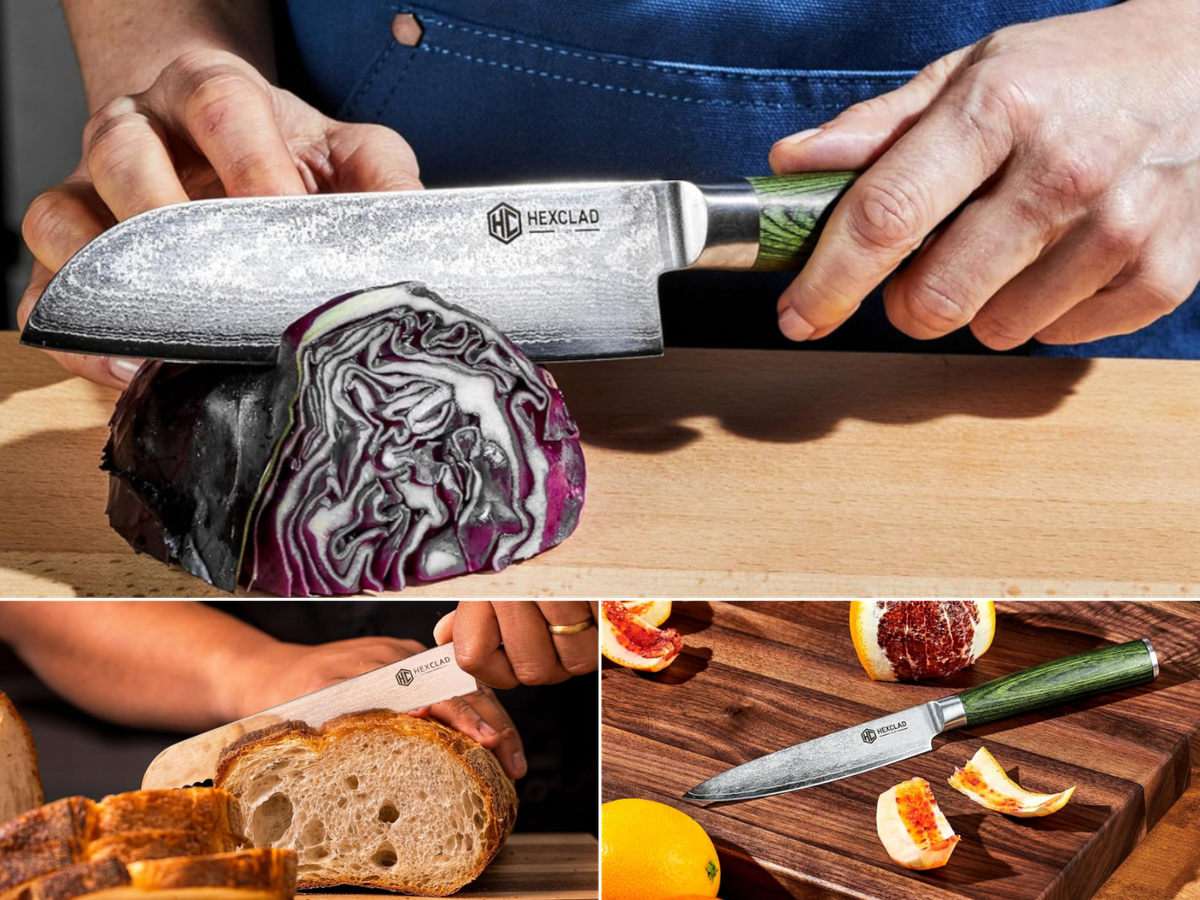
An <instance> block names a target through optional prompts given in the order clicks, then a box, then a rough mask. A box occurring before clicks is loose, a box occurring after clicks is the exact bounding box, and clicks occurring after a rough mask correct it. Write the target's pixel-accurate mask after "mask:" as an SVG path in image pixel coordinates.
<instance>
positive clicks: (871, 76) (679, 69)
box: [422, 17, 917, 84]
mask: <svg viewBox="0 0 1200 900" xmlns="http://www.w3.org/2000/svg"><path fill="white" fill-rule="evenodd" d="M422 22H423V23H424V24H426V25H433V26H436V27H439V28H444V29H447V30H450V31H461V32H463V33H464V34H469V35H472V36H474V37H481V38H486V39H488V40H496V41H500V42H502V43H511V44H516V45H518V46H522V47H528V48H530V49H531V50H541V51H543V52H546V53H551V54H557V55H560V56H565V57H569V58H571V59H579V60H584V61H586V62H596V63H604V64H606V65H610V66H619V67H626V68H630V69H644V70H646V71H648V72H658V73H661V74H663V75H673V76H676V77H680V78H713V77H715V78H727V79H731V80H737V81H761V82H783V81H813V80H820V81H827V82H833V83H834V84H859V83H861V82H863V81H884V82H887V81H902V80H907V79H909V78H911V77H912V76H913V75H914V74H915V73H916V71H917V70H916V69H912V70H908V69H904V70H895V71H880V72H871V71H864V72H862V73H861V74H854V75H838V74H835V73H836V71H837V70H830V71H829V72H826V71H825V70H822V69H813V70H811V71H806V72H804V73H803V74H800V73H797V74H786V73H784V72H775V73H773V74H765V73H762V74H754V73H750V72H736V71H732V70H730V69H727V68H718V67H711V68H710V67H702V66H694V65H690V64H688V63H656V62H645V61H642V60H638V59H633V58H630V57H622V56H617V55H615V54H607V55H604V54H598V53H586V52H584V51H581V50H568V49H566V48H565V47H555V46H553V45H551V44H542V43H538V42H537V41H531V40H529V39H527V38H521V37H516V36H514V35H511V34H500V33H499V32H495V31H487V30H485V29H482V28H473V27H471V26H468V25H456V24H455V23H453V22H448V21H446V20H445V19H434V18H428V17H426V18H424V19H422ZM768 71H770V70H768Z"/></svg>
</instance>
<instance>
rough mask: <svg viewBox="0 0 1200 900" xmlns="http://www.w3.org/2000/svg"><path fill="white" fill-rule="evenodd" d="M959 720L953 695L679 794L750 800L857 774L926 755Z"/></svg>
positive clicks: (766, 758)
mask: <svg viewBox="0 0 1200 900" xmlns="http://www.w3.org/2000/svg"><path fill="white" fill-rule="evenodd" d="M956 704H957V706H956ZM962 716H963V713H962V704H961V703H959V702H958V698H957V697H947V698H944V699H942V700H933V701H931V702H929V703H923V704H921V705H920V706H914V707H912V708H911V709H906V710H903V711H901V712H898V713H893V714H891V715H887V716H881V717H880V718H878V719H872V720H871V721H870V722H864V723H863V724H861V725H854V726H852V727H850V728H844V729H842V730H841V731H835V732H834V733H833V734H827V735H825V736H824V737H819V738H814V739H813V740H811V741H805V742H804V743H803V744H796V745H795V746H793V747H788V748H787V749H785V750H779V751H777V752H775V753H771V754H769V755H767V756H762V757H759V758H758V759H755V760H752V761H750V762H748V763H745V764H744V765H740V766H736V767H735V768H732V769H730V770H729V771H728V772H722V773H721V774H720V775H717V776H715V777H713V778H710V779H708V781H705V782H703V783H702V784H698V785H696V786H695V787H694V788H692V789H691V790H690V791H688V792H687V793H686V794H684V795H683V796H684V799H686V800H699V801H702V802H710V801H717V800H720V801H726V800H752V799H754V798H755V797H769V796H771V795H772V794H785V793H787V792H788V791H797V790H800V789H801V788H807V787H815V786H816V785H818V784H827V783H829V782H830V781H837V780H838V779H840V778H847V777H849V776H851V775H859V774H861V773H863V772H869V771H871V770H872V769H878V768H879V767H880V766H887V765H891V764H892V763H896V762H900V761H902V760H905V759H909V758H910V757H913V756H919V755H920V754H922V753H928V752H929V751H930V750H932V749H933V739H934V738H935V737H937V736H938V735H939V734H941V733H942V732H943V731H945V730H947V728H952V727H954V726H955V725H957V724H961V722H960V721H959V720H960V719H961V718H962Z"/></svg>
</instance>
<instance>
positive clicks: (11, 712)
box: [0, 691, 46, 812]
mask: <svg viewBox="0 0 1200 900" xmlns="http://www.w3.org/2000/svg"><path fill="white" fill-rule="evenodd" d="M6 716H12V720H13V722H15V723H16V725H17V730H18V731H19V732H20V733H21V736H22V737H23V738H24V739H25V746H26V747H28V748H29V764H30V768H31V771H30V773H29V774H30V776H31V777H32V778H33V784H34V802H33V805H34V806H35V807H37V806H41V805H42V804H43V803H45V802H46V792H45V791H44V790H43V789H42V773H41V772H40V771H39V770H38V759H37V747H36V746H34V743H33V732H31V731H30V730H29V725H28V723H26V721H25V720H24V719H22V718H21V714H20V713H18V712H17V708H16V707H15V706H13V704H12V701H11V700H9V699H8V695H7V694H6V693H4V691H0V719H3V718H4V717H6ZM22 812H24V810H22Z"/></svg>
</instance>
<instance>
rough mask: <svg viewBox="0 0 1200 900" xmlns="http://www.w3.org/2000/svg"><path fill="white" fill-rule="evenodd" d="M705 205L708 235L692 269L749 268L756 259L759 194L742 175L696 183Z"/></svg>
mask: <svg viewBox="0 0 1200 900" xmlns="http://www.w3.org/2000/svg"><path fill="white" fill-rule="evenodd" d="M697 187H698V188H699V189H700V193H701V194H703V196H704V202H705V204H706V205H707V207H708V235H707V238H706V240H705V242H704V250H703V251H702V252H701V253H700V256H699V257H697V259H696V261H695V262H694V263H692V265H691V266H689V268H692V269H749V268H752V267H753V266H754V262H755V260H756V259H758V228H759V217H758V195H757V194H756V193H755V192H754V187H753V185H751V184H750V182H748V181H746V180H745V179H742V180H741V181H731V182H729V183H727V184H701V185H697Z"/></svg>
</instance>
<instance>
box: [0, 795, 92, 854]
mask: <svg viewBox="0 0 1200 900" xmlns="http://www.w3.org/2000/svg"><path fill="white" fill-rule="evenodd" d="M95 806H96V804H94V803H93V802H92V801H91V800H89V799H87V798H86V797H64V798H63V799H62V800H55V801H54V802H53V803H47V804H46V805H45V806H39V807H38V808H37V809H31V810H29V812H25V813H21V815H19V816H17V817H16V818H15V819H11V820H9V821H8V822H5V823H4V824H3V825H0V857H3V856H4V855H5V854H7V853H10V852H12V851H15V850H21V849H24V848H25V847H32V846H34V845H35V844H44V843H46V842H47V841H66V840H75V841H78V842H79V843H80V844H84V843H86V842H87V840H88V837H89V834H90V832H91V826H92V822H93V821H94V819H95Z"/></svg>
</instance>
